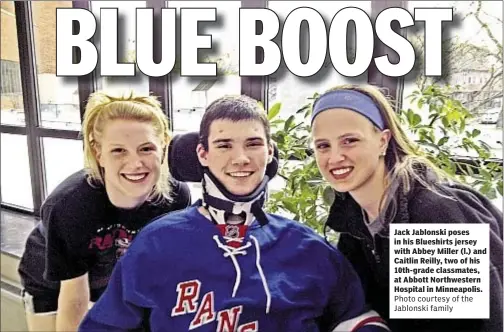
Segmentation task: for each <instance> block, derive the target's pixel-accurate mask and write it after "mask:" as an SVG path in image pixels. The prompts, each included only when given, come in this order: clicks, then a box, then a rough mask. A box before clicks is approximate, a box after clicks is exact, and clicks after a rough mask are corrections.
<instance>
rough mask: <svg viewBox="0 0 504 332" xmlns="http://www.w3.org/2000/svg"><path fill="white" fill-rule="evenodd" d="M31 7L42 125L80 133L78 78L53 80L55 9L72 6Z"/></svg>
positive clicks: (49, 3) (60, 3) (37, 3)
mask: <svg viewBox="0 0 504 332" xmlns="http://www.w3.org/2000/svg"><path fill="white" fill-rule="evenodd" d="M31 4H32V10H33V34H34V36H33V38H34V43H35V52H36V53H35V55H36V57H35V59H36V62H37V68H36V69H37V79H38V89H39V100H40V119H41V122H42V123H41V125H42V126H43V127H47V128H57V129H70V130H79V129H80V123H81V121H80V111H79V91H78V88H77V77H56V8H71V7H72V2H69V1H33V2H32V3H31Z"/></svg>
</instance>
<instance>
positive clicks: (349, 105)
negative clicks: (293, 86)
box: [311, 90, 385, 130]
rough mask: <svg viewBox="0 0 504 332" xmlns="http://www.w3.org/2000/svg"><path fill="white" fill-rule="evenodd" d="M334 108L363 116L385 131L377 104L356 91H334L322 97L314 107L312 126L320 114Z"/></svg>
mask: <svg viewBox="0 0 504 332" xmlns="http://www.w3.org/2000/svg"><path fill="white" fill-rule="evenodd" d="M333 108H344V109H349V110H351V111H354V112H357V113H359V114H362V115H363V116H365V117H366V118H368V119H369V121H371V122H372V123H373V124H374V125H375V126H376V127H378V128H379V129H380V130H384V129H385V124H384V121H383V117H382V115H381V113H380V110H379V109H378V107H377V106H376V104H375V102H374V101H373V100H372V99H371V98H370V97H368V96H367V95H365V94H363V93H361V92H358V91H354V90H334V91H329V92H327V93H325V94H323V95H322V96H320V97H319V98H318V99H317V101H315V104H314V105H313V110H312V119H311V124H312V125H313V120H315V117H316V116H317V115H318V114H320V113H321V112H323V111H325V110H328V109H333Z"/></svg>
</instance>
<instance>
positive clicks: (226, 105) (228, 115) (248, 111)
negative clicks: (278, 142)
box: [200, 95, 271, 151]
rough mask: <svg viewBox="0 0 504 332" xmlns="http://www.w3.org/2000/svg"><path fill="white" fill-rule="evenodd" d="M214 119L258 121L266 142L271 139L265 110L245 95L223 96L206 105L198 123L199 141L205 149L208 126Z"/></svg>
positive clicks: (208, 131) (208, 132)
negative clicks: (261, 126)
mask: <svg viewBox="0 0 504 332" xmlns="http://www.w3.org/2000/svg"><path fill="white" fill-rule="evenodd" d="M215 120H231V121H234V122H238V121H248V120H256V121H259V122H261V123H262V125H263V127H264V133H265V134H266V141H267V143H270V141H271V133H270V124H269V121H268V118H267V117H266V112H265V111H264V109H263V108H262V107H261V105H260V104H259V102H258V101H257V100H255V99H253V98H251V97H248V96H245V95H237V96H234V95H233V96H224V97H221V98H219V99H217V100H215V101H213V102H212V103H211V104H210V105H208V107H207V108H206V111H205V114H203V118H202V119H201V124H200V143H201V144H202V145H203V147H204V148H205V150H207V151H208V136H209V135H210V126H211V124H212V122H214V121H215Z"/></svg>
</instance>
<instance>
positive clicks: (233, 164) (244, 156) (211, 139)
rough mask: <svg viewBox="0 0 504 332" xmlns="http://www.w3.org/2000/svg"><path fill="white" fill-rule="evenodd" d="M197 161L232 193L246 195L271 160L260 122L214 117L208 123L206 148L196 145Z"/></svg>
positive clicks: (259, 178)
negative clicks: (215, 118) (235, 120)
mask: <svg viewBox="0 0 504 332" xmlns="http://www.w3.org/2000/svg"><path fill="white" fill-rule="evenodd" d="M197 152H198V158H199V161H200V163H201V164H202V165H203V166H205V167H208V168H209V169H210V172H212V174H213V175H214V176H215V177H216V178H217V179H218V180H219V181H220V183H221V184H222V185H223V186H224V187H225V188H226V189H227V190H228V191H229V192H230V193H232V194H234V195H248V194H250V193H251V192H252V191H254V189H256V188H257V186H258V185H259V184H260V183H261V181H262V180H263V178H264V174H265V173H266V166H267V165H268V163H269V162H271V160H272V156H273V147H272V146H271V145H270V144H268V142H267V141H266V133H265V131H264V126H263V125H262V123H261V122H259V121H256V120H244V121H237V122H234V121H231V120H223V119H219V120H215V121H214V122H212V124H211V125H210V130H209V134H208V151H206V150H205V148H204V147H203V145H201V144H199V145H198V147H197Z"/></svg>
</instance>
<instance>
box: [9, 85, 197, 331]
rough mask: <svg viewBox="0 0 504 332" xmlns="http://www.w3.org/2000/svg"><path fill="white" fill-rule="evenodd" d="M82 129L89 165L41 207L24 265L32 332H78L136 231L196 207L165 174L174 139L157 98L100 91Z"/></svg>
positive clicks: (186, 192) (184, 190)
mask: <svg viewBox="0 0 504 332" xmlns="http://www.w3.org/2000/svg"><path fill="white" fill-rule="evenodd" d="M82 125H83V130H82V134H83V141H84V165H85V167H84V169H83V170H81V171H79V172H77V173H75V174H72V175H71V176H69V177H68V178H67V179H65V180H64V181H63V182H62V183H61V184H60V185H59V186H58V187H57V188H56V189H55V190H54V191H53V192H52V193H51V194H50V195H49V197H47V199H46V200H45V201H44V203H43V205H42V207H41V211H40V216H41V221H40V223H39V224H38V225H37V226H36V227H35V228H34V230H33V231H32V232H31V234H30V236H29V237H28V239H27V242H26V246H25V251H24V254H23V256H22V258H21V262H20V265H19V274H20V277H21V280H22V284H23V299H24V303H25V309H26V317H27V325H28V328H29V330H30V331H76V330H77V327H78V325H79V323H80V321H81V319H82V318H83V316H84V315H85V314H86V312H87V310H88V306H89V305H90V304H91V303H93V302H96V301H97V300H98V298H99V297H100V296H101V294H102V293H103V291H104V290H105V288H106V286H107V283H108V280H109V277H110V274H111V272H112V269H113V267H114V266H115V264H116V262H117V260H118V259H119V258H120V257H121V256H122V255H123V254H124V253H125V251H126V250H127V248H128V246H129V245H130V243H131V241H132V240H133V239H134V238H135V236H136V235H137V234H138V232H139V231H140V230H141V229H142V228H143V227H144V226H145V225H147V224H148V223H149V222H150V221H152V220H153V219H154V218H157V217H158V216H160V215H162V214H165V213H167V212H170V211H174V210H180V209H183V208H185V207H187V206H189V205H190V204H191V196H190V192H189V188H188V186H187V185H186V184H184V183H180V182H177V181H176V180H174V179H172V178H170V176H169V173H168V165H167V147H168V144H169V142H170V139H171V136H170V133H169V127H168V122H167V119H166V117H165V115H164V114H163V111H162V109H161V108H160V104H159V102H158V101H157V99H156V98H154V97H153V96H135V95H133V94H130V95H126V96H123V97H114V96H111V95H109V94H107V93H105V92H103V91H100V92H96V93H94V94H93V95H91V97H90V99H89V101H88V104H87V106H86V112H85V115H84V120H83V124H82ZM62 152H63V151H62Z"/></svg>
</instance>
